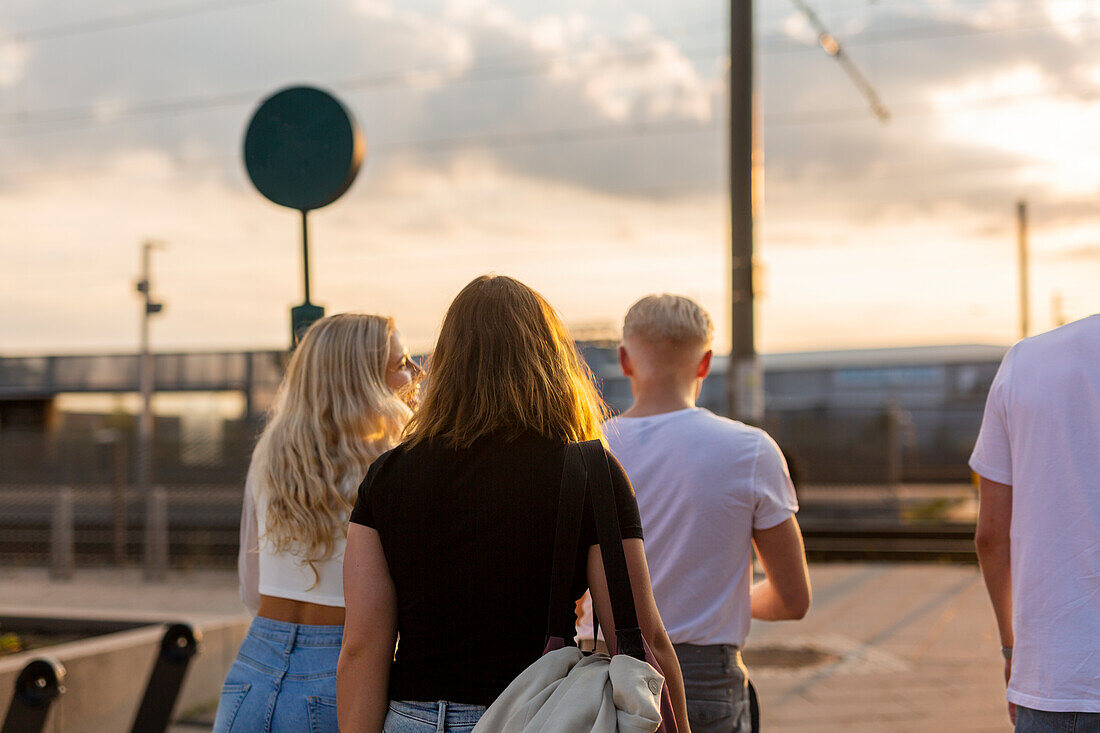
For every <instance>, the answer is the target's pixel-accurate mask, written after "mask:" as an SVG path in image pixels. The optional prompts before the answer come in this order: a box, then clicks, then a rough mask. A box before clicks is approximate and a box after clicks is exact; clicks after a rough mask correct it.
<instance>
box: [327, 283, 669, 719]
mask: <svg viewBox="0 0 1100 733" xmlns="http://www.w3.org/2000/svg"><path fill="white" fill-rule="evenodd" d="M602 412H603V411H602V403H601V401H600V399H599V397H598V396H597V393H596V390H595V388H594V386H593V384H592V380H591V377H590V375H589V373H588V372H587V370H586V369H585V367H584V365H583V362H582V361H581V360H580V357H579V356H578V354H577V350H576V347H575V346H574V344H573V340H572V338H571V337H570V336H569V332H568V331H567V330H566V328H565V326H564V325H563V323H562V321H561V318H560V317H559V316H558V314H557V313H556V312H555V311H554V309H553V308H551V307H550V305H549V304H548V303H547V302H546V300H544V299H543V298H542V296H540V295H539V294H538V293H536V292H535V291H533V290H531V289H530V288H529V287H527V286H526V285H524V284H522V283H520V282H517V281H516V280H513V279H511V278H508V277H492V276H483V277H479V278H477V279H476V280H474V281H473V282H471V283H470V284H469V285H467V286H466V287H465V288H464V289H463V290H462V292H460V293H459V294H458V296H457V297H456V298H455V300H454V302H453V303H452V304H451V306H450V309H449V310H448V311H447V315H446V318H445V319H444V321H443V327H442V329H441V330H440V334H439V340H438V343H437V344H436V348H435V352H434V354H433V355H432V378H431V380H430V381H429V383H428V385H427V388H426V393H425V395H424V399H423V402H422V404H421V406H420V409H419V410H418V412H417V414H416V416H415V417H414V418H413V420H412V422H411V423H410V424H409V428H408V430H407V432H406V438H407V441H406V442H405V443H403V444H402V445H401V446H400V447H398V448H396V449H394V450H393V451H391V452H390V453H388V454H387V455H385V456H383V457H382V458H380V459H379V460H378V461H377V462H376V463H375V464H374V465H373V466H372V467H371V470H370V472H369V473H368V474H367V477H366V479H365V480H364V481H363V485H362V486H361V487H360V489H359V497H358V500H357V501H356V504H355V509H354V510H353V511H352V514H351V525H350V526H349V528H348V542H347V551H346V555H345V562H344V590H345V594H346V598H347V622H346V625H345V627H344V647H343V650H342V651H341V653H340V664H339V670H338V674H337V677H338V679H337V688H338V699H339V712H340V730H342V731H345V733H359V732H360V731H370V733H378V731H380V730H383V731H385V733H419V732H420V731H423V732H424V733H432V732H438V731H467V732H468V731H469V730H470V729H471V728H472V727H473V726H474V724H475V723H476V722H477V720H478V719H479V718H480V717H481V715H482V713H484V711H485V709H486V707H487V706H488V705H489V704H491V703H492V702H493V700H494V699H495V698H496V697H497V696H498V695H499V694H500V693H501V692H502V691H503V690H504V688H505V687H507V686H508V684H509V683H510V682H511V681H512V679H513V678H514V677H515V676H516V675H518V674H519V673H520V672H521V671H522V670H523V669H524V668H525V667H527V666H528V665H530V664H531V663H532V662H534V661H535V660H536V659H538V658H539V656H540V654H541V653H542V651H543V648H544V646H545V644H546V621H547V605H548V598H549V588H550V573H551V569H552V566H553V548H554V531H555V527H556V523H557V512H558V496H559V493H560V487H561V476H562V464H563V461H564V459H565V449H566V445H567V444H568V443H570V442H574V441H580V440H589V439H593V438H599V437H600V423H601V418H602ZM608 462H609V464H610V465H611V473H612V479H613V481H612V483H613V486H614V490H615V496H616V501H617V505H618V510H619V525H620V529H621V531H622V536H623V537H624V541H623V548H624V550H625V554H626V559H627V565H628V569H629V574H630V582H631V586H632V587H633V589H634V595H635V605H636V607H637V611H638V620H639V623H640V625H641V628H642V632H643V634H644V635H645V638H646V640H647V641H648V642H649V644H650V646H651V648H652V649H653V652H654V654H655V656H656V657H657V661H658V663H659V664H660V665H661V667H662V669H663V670H664V671H665V672H666V674H667V684H668V687H669V691H670V693H671V696H672V701H673V706H674V708H675V710H676V718H677V723H678V724H679V726H680V727H679V729H680V731H682V732H683V733H688V730H689V728H688V724H687V708H686V706H685V702H684V689H683V682H682V681H681V679H680V667H679V664H678V663H677V661H676V652H675V650H674V649H673V647H672V644H671V642H669V640H668V635H667V634H665V631H664V627H663V626H662V625H661V617H660V615H659V614H658V612H657V607H656V605H655V604H654V602H653V594H652V592H651V590H650V583H649V571H648V570H647V569H646V564H645V553H644V550H643V548H642V539H641V538H642V527H641V522H640V520H639V519H638V505H637V503H636V502H635V500H634V494H633V492H632V491H631V488H630V482H629V480H628V479H627V477H626V474H625V473H623V470H622V468H621V467H620V466H619V464H618V462H617V461H615V459H614V458H613V457H612V456H611V455H610V454H608ZM592 517H593V514H592V509H591V504H589V507H588V509H587V511H586V512H585V519H584V520H583V524H582V528H581V542H580V543H579V545H578V550H579V552H578V558H579V559H580V562H578V566H577V568H576V572H575V574H574V578H573V589H574V590H575V594H574V598H579V597H580V596H581V595H582V594H583V593H584V591H585V589H586V588H588V587H589V585H591V586H592V593H593V597H594V598H595V600H596V612H597V614H598V615H599V617H600V621H601V622H602V625H603V626H604V628H605V629H606V631H607V635H608V639H609V642H610V643H611V644H612V648H614V646H613V645H614V641H615V629H614V625H613V623H612V617H611V611H610V601H609V599H608V590H607V586H606V583H605V581H604V573H603V563H602V560H601V557H600V552H599V545H598V544H597V539H596V529H595V522H594V520H593V519H592ZM586 561H587V562H586ZM554 612H555V613H559V614H563V615H567V616H568V617H569V618H575V617H574V616H573V615H572V614H573V613H574V608H573V604H572V603H566V604H564V605H563V606H562V607H561V608H559V609H554ZM398 633H400V635H401V644H400V646H399V647H398V648H397V654H396V658H395V656H394V642H395V640H396V638H397V634H398Z"/></svg>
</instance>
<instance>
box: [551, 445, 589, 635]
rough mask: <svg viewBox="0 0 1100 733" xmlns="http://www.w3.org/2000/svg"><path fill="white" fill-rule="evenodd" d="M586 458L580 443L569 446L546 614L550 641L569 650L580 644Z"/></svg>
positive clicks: (560, 494)
mask: <svg viewBox="0 0 1100 733" xmlns="http://www.w3.org/2000/svg"><path fill="white" fill-rule="evenodd" d="M586 479H587V475H586V471H585V462H584V458H583V457H582V456H581V451H580V449H579V448H578V445H577V444H576V443H569V444H568V445H566V446H565V462H564V463H563V465H562V469H561V491H560V492H559V495H558V518H557V525H556V528H555V530H554V566H553V570H552V571H551V575H550V607H549V608H548V609H547V614H546V619H547V620H546V637H547V641H549V640H550V639H551V638H555V637H556V638H559V639H561V640H562V641H563V642H565V643H566V644H568V645H569V646H575V645H576V642H575V641H574V637H575V636H576V628H575V624H576V616H575V615H574V613H572V611H570V612H569V613H564V612H563V611H562V609H572V606H573V603H574V602H575V599H574V598H572V597H571V596H572V590H573V588H572V586H573V573H574V571H575V569H576V567H577V546H578V545H579V544H580V540H581V519H582V518H583V514H584V497H585V489H586V486H585V485H586V483H587V480H586Z"/></svg>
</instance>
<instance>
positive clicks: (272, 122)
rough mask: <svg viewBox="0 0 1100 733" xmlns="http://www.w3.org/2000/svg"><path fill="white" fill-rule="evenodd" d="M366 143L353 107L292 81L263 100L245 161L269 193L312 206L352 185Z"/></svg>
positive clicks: (255, 180)
mask: <svg viewBox="0 0 1100 733" xmlns="http://www.w3.org/2000/svg"><path fill="white" fill-rule="evenodd" d="M365 152H366V143H365V142H364V141H363V135H362V133H361V132H360V131H359V126H358V125H357V124H356V122H355V119H354V118H353V117H352V116H351V113H349V112H348V111H347V109H345V108H344V105H342V104H340V102H339V101H337V100H336V99H335V98H334V97H333V96H332V95H330V94H328V93H326V92H323V91H321V90H320V89H314V88H313V87H290V88H288V89H283V90H281V91H279V92H276V93H275V94H273V95H272V96H270V97H268V98H267V99H265V100H264V101H263V103H262V104H260V107H259V109H257V110H256V113H255V114H254V115H252V121H251V122H249V124H248V132H247V133H245V138H244V164H245V168H246V169H247V170H248V176H249V178H251V179H252V184H253V185H254V186H255V187H256V189H257V190H258V191H259V192H260V193H262V194H263V195H264V196H265V197H267V198H268V199H270V200H271V201H274V202H275V203H277V204H279V205H280V206H287V207H289V208H291V209H298V210H299V211H312V210H313V209H319V208H321V207H322V206H327V205H328V204H331V203H332V202H333V201H335V200H336V199H338V198H340V196H341V195H342V194H343V193H344V192H345V191H347V190H348V188H349V187H350V186H351V184H352V181H354V180H355V176H356V174H357V173H358V172H359V166H360V165H361V164H362V162H363V157H364V154H365Z"/></svg>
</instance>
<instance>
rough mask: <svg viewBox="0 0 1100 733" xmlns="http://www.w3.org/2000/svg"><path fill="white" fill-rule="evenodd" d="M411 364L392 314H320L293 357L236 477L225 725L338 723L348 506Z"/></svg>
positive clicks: (413, 385) (405, 392) (392, 431)
mask: <svg viewBox="0 0 1100 733" xmlns="http://www.w3.org/2000/svg"><path fill="white" fill-rule="evenodd" d="M418 376H419V369H418V368H417V367H416V364H415V363H414V362H412V361H411V360H410V359H409V355H408V352H407V350H406V349H405V345H404V343H403V342H402V340H401V335H400V333H399V332H398V331H397V330H396V329H395V328H394V324H393V320H392V319H389V318H383V317H381V316H372V315H359V314H353V313H345V314H341V315H336V316H330V317H328V318H323V319H321V320H319V321H317V322H316V323H315V324H313V326H311V327H310V329H309V330H308V331H307V332H306V334H305V336H304V337H303V339H302V341H301V343H300V344H299V345H298V348H297V350H296V351H295V352H294V355H293V356H292V357H291V359H290V365H289V366H288V367H287V372H286V376H285V377H284V379H283V383H282V386H281V387H280V393H279V398H278V400H277V403H276V407H275V409H274V412H273V413H272V416H271V419H270V421H269V423H268V425H267V427H266V428H265V430H264V431H263V434H262V435H261V436H260V440H259V442H258V443H257V444H256V449H255V451H254V452H253V454H252V463H251V465H250V467H249V470H248V478H247V480H246V482H245V496H244V510H243V513H242V520H241V549H240V557H239V561H238V567H239V571H240V579H241V598H242V599H243V600H244V602H245V605H247V606H248V607H249V609H250V610H251V611H252V612H253V613H254V614H255V616H256V617H255V619H253V622H252V625H251V627H250V628H249V631H248V635H247V636H246V637H245V640H244V642H243V643H242V645H241V649H240V652H239V653H238V655H237V659H236V661H235V662H234V663H233V666H232V668H231V669H230V670H229V675H228V676H227V677H226V680H225V684H224V686H223V687H222V694H221V700H220V701H219V704H218V712H217V716H216V719H215V723H214V730H215V731H217V732H218V733H226V732H228V731H248V733H258V732H260V731H265V732H266V731H271V732H272V733H279V732H280V731H310V730H312V731H329V730H331V731H335V730H336V662H337V657H338V655H339V651H340V640H341V636H342V634H343V624H344V589H343V580H342V565H343V556H344V543H345V535H346V527H347V518H348V512H349V511H350V510H351V506H352V500H353V499H354V494H355V487H356V486H357V485H358V484H359V481H360V480H361V479H362V477H363V475H364V474H365V473H366V471H367V468H368V467H369V466H370V464H371V463H372V462H373V461H374V459H375V458H377V457H378V455H379V454H381V453H382V452H384V451H386V450H388V449H390V448H391V447H393V445H394V444H395V443H396V442H397V439H398V437H399V436H400V434H401V431H402V430H403V429H404V427H405V424H406V423H407V422H408V420H409V417H410V416H411V414H412V413H411V410H410V408H409V404H410V403H412V401H413V400H415V397H416V389H417V381H418V380H417V377H418Z"/></svg>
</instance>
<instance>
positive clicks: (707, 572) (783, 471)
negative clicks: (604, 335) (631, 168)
mask: <svg viewBox="0 0 1100 733" xmlns="http://www.w3.org/2000/svg"><path fill="white" fill-rule="evenodd" d="M713 334H714V328H713V326H712V324H711V320H710V317H709V316H708V315H707V313H706V311H704V310H703V309H702V308H701V307H700V306H699V304H697V303H695V302H694V301H692V300H690V299H688V298H685V297H682V296H677V295H650V296H647V297H645V298H642V299H641V300H639V301H638V302H637V303H635V304H634V305H633V307H631V309H630V311H629V312H628V313H627V314H626V318H625V320H624V322H623V340H622V345H621V347H620V348H619V361H620V364H621V366H622V369H623V374H624V375H626V376H627V377H628V378H629V379H630V388H631V391H632V392H633V394H634V405H633V407H631V408H630V409H629V410H627V411H626V412H625V413H623V414H622V415H621V416H619V417H616V418H613V419H611V420H609V421H608V422H607V423H605V425H604V434H605V435H606V436H607V441H608V444H609V446H610V447H611V450H612V452H613V453H614V454H615V456H616V457H617V458H618V459H619V461H620V462H621V463H622V465H623V467H624V468H625V469H626V472H627V475H628V476H629V477H630V480H631V482H632V483H633V485H634V491H635V493H636V494H637V497H638V509H639V511H640V512H641V517H642V524H643V526H644V527H645V550H646V559H647V561H648V563H649V570H650V576H651V578H652V580H653V596H654V598H655V599H656V601H657V606H658V608H659V609H660V612H661V618H662V619H663V621H664V623H665V628H666V629H667V630H668V635H669V638H670V639H671V640H672V641H673V643H674V644H675V646H676V653H677V655H678V656H679V659H680V667H681V670H682V671H683V675H684V687H685V690H686V692H687V698H688V716H689V718H690V720H691V729H692V731H694V733H711V732H712V731H714V732H717V731H723V732H724V733H727V732H729V731H736V732H738V733H740V732H741V731H745V732H747V731H748V730H749V725H750V723H749V704H748V687H747V685H748V679H747V676H746V674H747V673H746V670H745V666H744V664H743V663H742V661H741V653H740V649H741V647H742V646H743V645H744V643H745V637H746V636H747V635H748V632H749V622H750V619H751V618H760V619H767V620H771V621H774V620H780V619H797V618H802V617H803V616H804V615H805V614H806V611H807V610H808V608H809V606H810V581H809V573H808V571H807V568H806V557H805V552H804V551H803V547H802V534H801V531H800V530H799V528H798V522H797V521H796V520H795V516H794V515H795V512H796V511H797V510H798V504H797V502H796V500H795V493H794V486H793V485H792V483H791V479H790V475H789V474H788V471H787V465H786V462H785V461H784V460H783V455H782V454H781V453H780V451H779V448H778V446H776V444H775V442H774V441H773V440H772V439H771V438H770V437H768V435H767V433H765V432H764V431H763V430H759V429H757V428H754V427H750V426H748V425H744V424H742V423H740V422H735V421H733V420H727V419H726V418H723V417H718V416H717V415H715V414H713V413H712V412H710V411H708V410H705V409H702V408H699V407H696V406H695V400H696V399H697V398H698V396H699V389H700V387H701V385H702V383H703V379H704V378H706V376H707V374H708V372H709V371H710V364H711V357H712V352H711V348H710V347H711V339H712V338H713ZM754 543H755V544H756V549H757V554H758V556H759V557H760V562H761V565H762V566H763V568H764V571H765V573H766V574H767V580H764V581H762V582H760V583H758V584H757V585H756V586H752V546H753V544H754Z"/></svg>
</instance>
